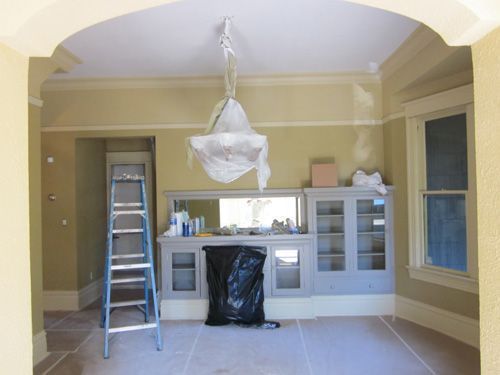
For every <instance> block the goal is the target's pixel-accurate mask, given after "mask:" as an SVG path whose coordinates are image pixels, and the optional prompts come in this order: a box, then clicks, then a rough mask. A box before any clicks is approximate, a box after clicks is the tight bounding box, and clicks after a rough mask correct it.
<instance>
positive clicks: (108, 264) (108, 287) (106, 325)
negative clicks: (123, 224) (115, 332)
mask: <svg viewBox="0 0 500 375" xmlns="http://www.w3.org/2000/svg"><path fill="white" fill-rule="evenodd" d="M115 189H116V181H115V180H114V179H113V180H112V181H111V197H110V212H109V222H108V225H109V227H108V228H109V229H108V248H107V253H106V277H105V286H106V304H105V309H106V315H105V322H104V358H109V314H110V305H111V262H112V259H111V257H112V255H113V224H114V215H113V211H114V205H115Z"/></svg>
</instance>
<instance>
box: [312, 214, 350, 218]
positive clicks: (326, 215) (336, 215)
mask: <svg viewBox="0 0 500 375" xmlns="http://www.w3.org/2000/svg"><path fill="white" fill-rule="evenodd" d="M316 216H317V217H339V218H340V217H344V215H343V214H317V215H316Z"/></svg>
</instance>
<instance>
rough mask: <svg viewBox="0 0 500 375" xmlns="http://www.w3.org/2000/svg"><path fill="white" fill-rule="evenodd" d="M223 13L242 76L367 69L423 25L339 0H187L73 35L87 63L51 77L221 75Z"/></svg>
mask: <svg viewBox="0 0 500 375" xmlns="http://www.w3.org/2000/svg"><path fill="white" fill-rule="evenodd" d="M225 15H229V16H232V17H233V27H232V39H233V47H234V50H235V52H236V55H237V57H238V73H239V74H240V75H271V74H295V73H336V72H353V71H368V70H369V63H370V62H375V63H377V64H379V65H380V64H381V63H382V62H384V60H385V59H387V57H389V56H390V55H391V54H392V52H394V50H395V49H396V48H397V47H398V46H399V45H401V43H402V42H403V41H404V40H405V39H406V38H407V37H408V36H409V35H410V34H411V32H413V31H414V30H415V29H416V27H417V26H418V25H419V24H418V23H417V22H415V21H413V20H410V19H408V18H405V17H402V16H399V15H396V14H392V13H388V12H385V11H382V10H378V9H373V8H369V7H365V6H360V5H355V4H351V3H348V2H344V1H340V0H251V1H250V0H211V1H208V0H182V1H178V2H174V3H172V4H168V5H164V6H161V7H157V8H153V9H149V10H146V11H141V12H138V13H134V14H129V15H126V16H123V17H119V18H116V19H113V20H110V21H106V22H104V23H101V24H98V25H95V26H92V27H90V28H88V29H86V30H83V31H81V32H79V33H77V34H75V35H73V36H71V37H70V38H68V39H67V40H66V41H64V42H63V45H64V47H66V48H67V49H69V50H70V51H71V52H73V53H74V54H76V55H77V56H78V57H79V58H80V59H81V60H82V61H83V63H82V64H81V65H78V66H77V67H76V68H75V69H74V70H73V71H72V72H70V73H58V74H55V75H53V78H90V77H92V78H98V77H160V76H171V77H172V76H205V75H220V74H222V72H223V66H224V65H223V64H224V59H223V52H222V49H221V48H220V47H219V42H218V41H219V36H220V33H221V31H222V17H223V16H225Z"/></svg>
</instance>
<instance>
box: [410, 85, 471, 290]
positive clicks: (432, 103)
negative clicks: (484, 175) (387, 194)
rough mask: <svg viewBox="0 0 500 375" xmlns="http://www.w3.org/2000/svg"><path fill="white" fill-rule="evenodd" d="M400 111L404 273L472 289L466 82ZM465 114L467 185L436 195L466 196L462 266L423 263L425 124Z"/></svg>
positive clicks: (469, 144)
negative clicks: (405, 189) (403, 144)
mask: <svg viewBox="0 0 500 375" xmlns="http://www.w3.org/2000/svg"><path fill="white" fill-rule="evenodd" d="M403 106H404V108H405V115H406V145H407V152H408V154H407V174H408V234H409V236H408V240H409V265H408V266H407V268H408V271H409V276H410V278H412V279H417V280H421V281H426V282H429V283H434V284H438V285H442V286H446V287H449V288H454V289H459V290H463V291H466V292H471V293H476V294H477V293H478V282H477V277H478V269H477V208H476V180H475V163H474V155H475V145H474V105H473V92H472V85H467V86H462V87H459V88H456V89H453V90H448V91H445V92H442V93H439V94H435V95H431V96H428V97H425V98H420V99H417V100H414V101H411V102H407V103H404V104H403ZM461 113H465V114H466V126H467V168H468V189H467V190H442V191H440V192H439V193H437V194H463V195H464V196H465V200H466V220H467V222H466V224H467V271H466V272H463V271H458V270H453V269H449V268H444V267H439V266H434V265H430V264H426V262H425V257H426V245H425V222H424V220H425V216H424V214H425V213H424V205H423V202H424V196H425V194H427V193H429V192H431V193H432V194H434V193H436V191H435V190H431V191H428V190H427V181H426V178H427V176H426V155H425V151H426V149H425V123H426V122H427V121H430V120H434V119H439V118H443V117H448V116H453V115H456V114H461Z"/></svg>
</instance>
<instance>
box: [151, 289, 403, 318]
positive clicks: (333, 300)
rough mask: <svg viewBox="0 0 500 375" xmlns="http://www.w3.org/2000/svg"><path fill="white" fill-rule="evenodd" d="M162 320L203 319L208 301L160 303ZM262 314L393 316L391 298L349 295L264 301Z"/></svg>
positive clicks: (306, 316)
mask: <svg viewBox="0 0 500 375" xmlns="http://www.w3.org/2000/svg"><path fill="white" fill-rule="evenodd" d="M160 309H161V319H166V320H183V319H195V320H204V319H206V318H207V312H208V300H206V299H192V300H187V299H184V300H174V299H169V300H162V301H161V304H160ZM264 311H265V313H266V318H268V319H314V318H315V317H318V316H340V315H392V314H394V295H393V294H381V295H350V296H313V297H287V298H266V299H265V301H264Z"/></svg>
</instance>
